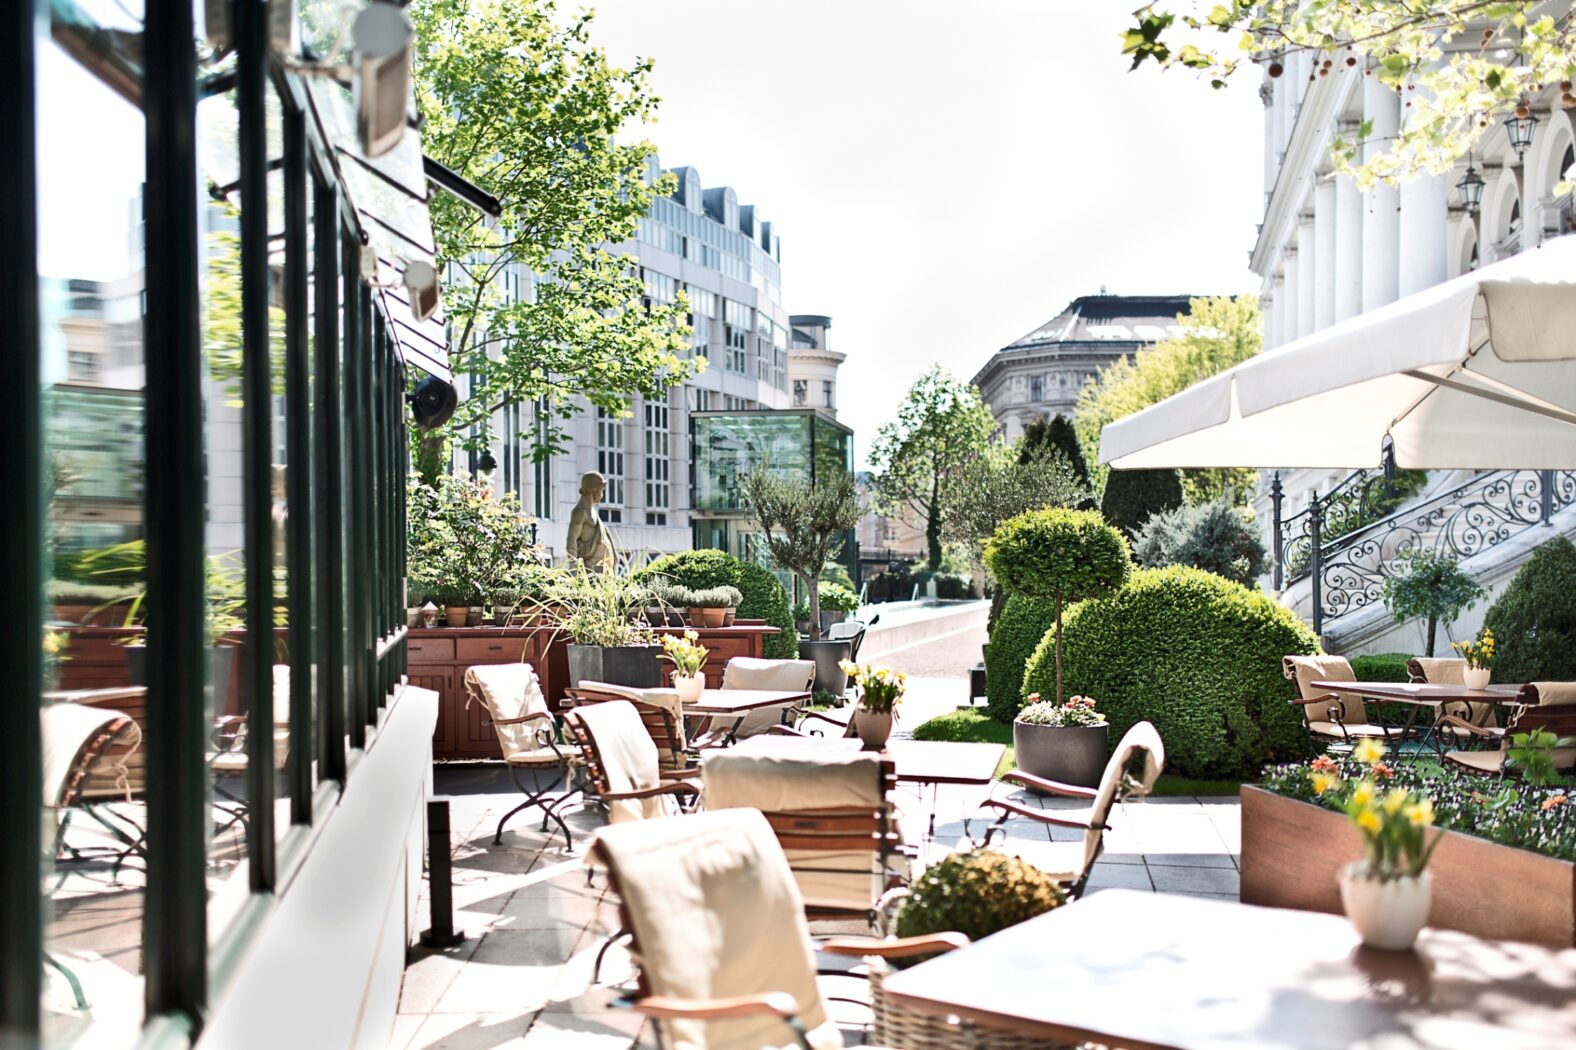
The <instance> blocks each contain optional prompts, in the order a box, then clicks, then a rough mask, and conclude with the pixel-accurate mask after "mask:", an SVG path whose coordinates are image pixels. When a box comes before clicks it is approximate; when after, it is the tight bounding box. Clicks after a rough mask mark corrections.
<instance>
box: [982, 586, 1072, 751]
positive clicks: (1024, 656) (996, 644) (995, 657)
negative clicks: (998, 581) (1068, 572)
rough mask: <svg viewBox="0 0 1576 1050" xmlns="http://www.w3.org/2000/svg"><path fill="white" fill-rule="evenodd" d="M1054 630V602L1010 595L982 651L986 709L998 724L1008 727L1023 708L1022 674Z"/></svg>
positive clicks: (1026, 595) (1028, 596)
mask: <svg viewBox="0 0 1576 1050" xmlns="http://www.w3.org/2000/svg"><path fill="white" fill-rule="evenodd" d="M1055 626H1056V602H1055V601H1054V600H1053V599H1051V598H1036V597H1033V596H1032V595H1028V594H1010V595H1008V596H1007V600H1006V602H1005V603H1004V604H1003V605H1002V609H1001V615H1000V616H998V617H996V624H995V626H994V627H992V628H991V632H990V645H989V647H988V648H987V649H986V651H985V706H986V711H987V712H988V713H989V714H990V716H991V717H992V718H994V719H995V720H996V721H998V722H1004V723H1010V722H1011V721H1012V720H1013V717H1014V716H1016V715H1017V713H1018V710H1019V709H1020V708H1021V707H1023V670H1024V668H1025V667H1026V666H1027V665H1028V663H1029V657H1031V656H1033V655H1034V651H1035V650H1036V649H1038V648H1039V647H1040V639H1041V638H1044V637H1045V632H1046V631H1049V630H1051V629H1053V628H1054V627H1055Z"/></svg>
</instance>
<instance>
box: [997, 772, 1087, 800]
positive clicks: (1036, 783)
mask: <svg viewBox="0 0 1576 1050" xmlns="http://www.w3.org/2000/svg"><path fill="white" fill-rule="evenodd" d="M1001 779H1002V780H1005V781H1007V782H1008V783H1012V784H1019V785H1021V786H1023V787H1027V788H1035V789H1037V790H1040V791H1048V792H1050V793H1051V794H1053V795H1066V796H1067V797H1068V798H1097V797H1099V794H1100V793H1099V792H1098V791H1096V790H1095V789H1094V788H1086V787H1079V786H1078V785H1076V784H1063V783H1062V782H1061V781H1059V780H1047V779H1045V778H1044V777H1037V776H1035V775H1034V774H1033V773H1025V772H1024V771H1023V770H1021V769H1014V770H1012V771H1010V772H1007V773H1003V774H1002V775H1001Z"/></svg>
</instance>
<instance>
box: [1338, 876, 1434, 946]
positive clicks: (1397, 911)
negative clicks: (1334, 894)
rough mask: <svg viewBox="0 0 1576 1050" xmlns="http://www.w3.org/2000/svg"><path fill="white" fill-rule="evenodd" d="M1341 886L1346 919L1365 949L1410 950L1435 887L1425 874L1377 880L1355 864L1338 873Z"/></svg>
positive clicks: (1422, 922) (1425, 914)
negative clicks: (1365, 946) (1349, 921)
mask: <svg viewBox="0 0 1576 1050" xmlns="http://www.w3.org/2000/svg"><path fill="white" fill-rule="evenodd" d="M1340 882H1341V904H1342V905H1343V906H1344V907H1345V909H1346V917H1347V918H1348V919H1350V920H1351V922H1352V926H1353V927H1354V928H1355V929H1356V930H1357V935H1358V936H1359V937H1361V938H1362V939H1363V943H1364V944H1365V945H1367V946H1368V947H1370V948H1380V949H1383V950H1384V951H1391V952H1405V951H1410V950H1411V949H1412V945H1414V944H1416V943H1417V935H1418V934H1419V933H1421V932H1422V929H1423V926H1424V925H1425V924H1427V922H1428V909H1429V906H1430V905H1431V904H1432V903H1433V889H1434V884H1433V880H1432V878H1431V877H1430V876H1429V873H1428V872H1426V871H1425V872H1423V873H1422V874H1421V875H1418V876H1415V877H1413V876H1403V877H1401V878H1399V879H1389V880H1383V879H1377V878H1375V877H1373V876H1372V875H1370V874H1369V873H1368V865H1367V864H1366V863H1364V862H1363V861H1360V860H1358V861H1353V862H1352V863H1350V864H1348V865H1346V867H1344V868H1342V869H1341V876H1340Z"/></svg>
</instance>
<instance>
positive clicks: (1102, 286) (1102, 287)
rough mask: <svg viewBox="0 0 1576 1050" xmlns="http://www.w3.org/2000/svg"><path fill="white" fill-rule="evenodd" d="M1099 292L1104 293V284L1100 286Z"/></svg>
mask: <svg viewBox="0 0 1576 1050" xmlns="http://www.w3.org/2000/svg"><path fill="white" fill-rule="evenodd" d="M1100 294H1101V295H1104V294H1106V292H1105V285H1103V284H1102V285H1101V286H1100Z"/></svg>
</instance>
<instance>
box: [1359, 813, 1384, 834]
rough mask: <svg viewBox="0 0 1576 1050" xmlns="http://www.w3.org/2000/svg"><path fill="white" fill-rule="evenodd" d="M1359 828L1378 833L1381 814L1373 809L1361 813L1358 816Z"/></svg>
mask: <svg viewBox="0 0 1576 1050" xmlns="http://www.w3.org/2000/svg"><path fill="white" fill-rule="evenodd" d="M1357 826H1358V827H1360V828H1362V829H1363V830H1364V831H1378V830H1379V814H1378V813H1376V812H1375V811H1374V810H1371V809H1365V810H1363V811H1362V812H1361V813H1359V814H1357Z"/></svg>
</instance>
